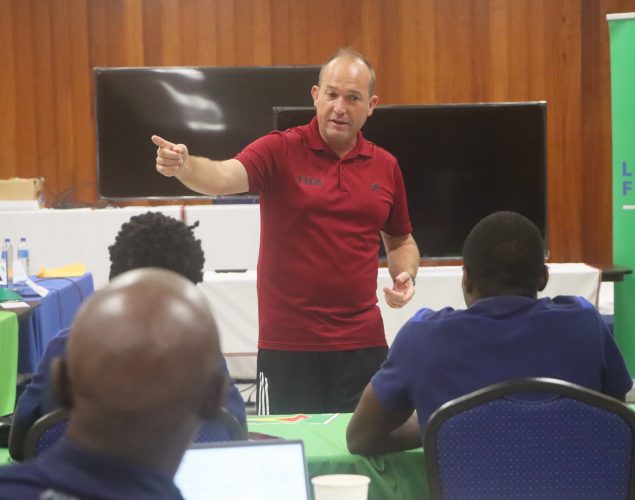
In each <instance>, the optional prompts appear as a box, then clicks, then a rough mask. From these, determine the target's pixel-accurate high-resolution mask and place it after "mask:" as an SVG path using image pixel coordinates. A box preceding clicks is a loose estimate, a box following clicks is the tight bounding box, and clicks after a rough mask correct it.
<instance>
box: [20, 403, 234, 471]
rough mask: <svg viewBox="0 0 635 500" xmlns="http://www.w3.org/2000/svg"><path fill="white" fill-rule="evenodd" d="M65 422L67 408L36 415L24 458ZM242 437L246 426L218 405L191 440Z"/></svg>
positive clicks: (57, 433) (63, 428) (41, 449)
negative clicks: (211, 417) (36, 418)
mask: <svg viewBox="0 0 635 500" xmlns="http://www.w3.org/2000/svg"><path fill="white" fill-rule="evenodd" d="M68 422H69V412H68V410H65V409H62V408H58V409H56V410H53V411H52V412H50V413H47V414H46V415H44V416H42V417H40V418H39V419H38V420H37V421H36V422H35V423H34V424H33V426H32V427H31V428H30V429H29V431H28V433H27V435H26V439H25V441H24V452H23V457H24V459H25V460H26V459H27V458H32V457H36V456H38V455H40V454H41V453H43V452H44V451H46V450H47V449H49V448H50V447H51V446H53V445H54V444H55V442H56V441H57V440H58V439H59V438H61V437H62V435H63V434H64V432H66V427H68ZM244 439H247V429H246V428H245V427H244V426H242V425H240V423H239V422H238V420H237V419H236V417H234V416H233V415H232V414H231V413H229V412H228V411H227V410H226V409H225V408H221V410H220V411H219V412H218V414H217V415H216V416H215V417H214V419H213V420H208V421H206V422H205V423H204V424H203V425H202V426H201V430H200V431H199V434H198V436H197V438H196V440H195V442H196V443H213V442H220V441H239V440H244Z"/></svg>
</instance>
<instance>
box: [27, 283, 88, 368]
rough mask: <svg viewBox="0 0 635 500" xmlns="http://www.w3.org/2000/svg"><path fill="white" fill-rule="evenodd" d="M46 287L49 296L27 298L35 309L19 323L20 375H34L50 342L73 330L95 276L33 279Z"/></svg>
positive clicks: (31, 294)
mask: <svg viewBox="0 0 635 500" xmlns="http://www.w3.org/2000/svg"><path fill="white" fill-rule="evenodd" d="M33 280H34V281H35V282H36V283H37V284H38V285H41V286H43V287H44V288H46V289H47V290H48V291H49V293H48V295H47V296H46V297H39V296H37V295H36V294H35V293H34V292H33V293H30V294H28V295H25V296H24V299H25V300H26V301H27V302H29V303H32V304H33V305H34V306H35V308H34V309H33V314H31V315H26V316H24V317H23V318H21V319H20V321H19V332H20V335H19V346H18V367H17V371H18V373H33V372H35V370H36V368H37V366H38V364H39V362H40V359H41V358H42V355H43V354H44V350H45V349H46V345H47V344H48V342H49V340H51V338H52V337H53V336H54V335H55V334H56V333H57V332H59V331H60V330H61V329H63V328H68V327H70V325H71V323H72V322H73V319H74V318H75V314H76V313H77V310H78V309H79V306H80V305H81V303H82V302H83V301H84V300H85V299H86V298H87V297H89V296H90V295H91V294H92V293H93V291H94V288H93V278H92V274H90V273H86V274H84V275H83V276H79V277H74V278H33Z"/></svg>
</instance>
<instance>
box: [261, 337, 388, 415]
mask: <svg viewBox="0 0 635 500" xmlns="http://www.w3.org/2000/svg"><path fill="white" fill-rule="evenodd" d="M387 352H388V349H387V348H386V347H371V348H368V349H355V350H350V351H327V352H304V351H303V352H297V351H277V350H271V349H260V350H259V351H258V363H257V372H258V375H257V376H258V391H257V398H256V408H257V412H258V414H259V415H271V414H278V415H279V414H289V413H348V412H352V411H353V410H354V409H355V407H356V406H357V402H358V401H359V398H360V396H361V394H362V391H363V390H364V388H365V387H366V385H367V384H368V382H369V381H370V379H371V377H372V376H373V375H374V374H375V372H377V370H378V369H379V367H380V366H381V364H382V363H383V362H384V360H385V359H386V354H387Z"/></svg>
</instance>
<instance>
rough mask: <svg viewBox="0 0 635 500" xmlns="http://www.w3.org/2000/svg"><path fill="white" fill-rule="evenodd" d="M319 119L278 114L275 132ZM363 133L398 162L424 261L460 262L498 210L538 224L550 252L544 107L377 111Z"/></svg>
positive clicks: (301, 113)
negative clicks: (483, 222) (468, 241)
mask: <svg viewBox="0 0 635 500" xmlns="http://www.w3.org/2000/svg"><path fill="white" fill-rule="evenodd" d="M314 114H315V110H314V109H313V108H310V107H303V108H276V109H275V110H274V127H275V128H276V129H278V130H285V129H287V128H290V127H294V126H296V125H300V124H304V123H307V122H308V121H309V120H310V119H311V117H312V116H313V115H314ZM362 132H363V134H364V136H365V137H366V138H367V139H369V140H370V141H372V142H374V143H375V144H377V145H379V146H381V147H383V148H385V149H387V150H388V151H390V152H391V153H392V154H393V155H395V156H396V157H397V160H398V161H399V165H400V167H401V170H402V173H403V177H404V182H405V185H406V193H407V196H408V209H409V212H410V220H411V222H412V225H413V236H414V238H415V240H416V241H417V244H418V245H419V249H420V251H421V257H422V258H435V259H436V258H451V259H455V258H460V257H461V253H462V246H463V241H464V240H465V237H466V236H467V234H468V233H469V231H470V230H471V229H472V227H473V226H474V225H475V224H476V223H477V222H478V221H479V220H480V219H481V218H483V217H485V216H486V215H488V214H490V213H492V212H496V211H499V210H512V211H515V212H518V213H521V214H522V215H524V216H526V217H528V218H529V219H530V220H531V221H533V222H534V223H535V224H536V225H537V226H538V228H539V229H540V231H541V233H542V235H543V238H545V252H546V251H547V245H546V235H547V177H546V175H547V168H546V103H545V102H520V103H484V104H449V105H425V106H423V105H421V106H380V107H377V108H376V109H375V111H374V113H373V115H372V116H371V117H369V118H368V121H367V122H366V124H365V125H364V128H363V130H362ZM382 254H383V250H381V251H380V255H382Z"/></svg>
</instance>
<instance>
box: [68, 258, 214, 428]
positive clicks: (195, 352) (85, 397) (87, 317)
mask: <svg viewBox="0 0 635 500" xmlns="http://www.w3.org/2000/svg"><path fill="white" fill-rule="evenodd" d="M219 363H220V347H219V340H218V334H217V331H216V326H215V323H214V318H213V316H212V313H211V311H210V309H209V306H208V303H207V301H206V299H205V297H204V296H203V294H202V293H201V292H200V291H199V290H198V289H197V288H196V287H195V286H194V285H193V284H192V283H191V282H190V281H188V280H187V279H185V278H183V277H182V276H180V275H178V274H176V273H174V272H171V271H167V270H160V269H151V268H145V269H139V270H135V271H130V272H127V273H124V274H122V275H121V276H119V277H117V278H115V279H114V280H112V281H111V282H110V283H109V284H108V285H107V286H106V287H105V288H104V289H103V290H101V291H99V292H97V293H95V295H94V296H93V297H92V298H91V299H90V300H88V301H87V302H86V303H85V304H84V306H83V307H82V308H81V310H80V312H79V314H78V316H77V318H76V320H75V322H74V324H73V327H72V330H71V333H70V336H69V340H68V354H67V373H68V380H69V385H70V390H69V392H70V398H71V400H72V403H71V405H72V407H73V418H75V413H76V412H77V413H78V415H82V418H88V419H91V418H92V417H93V416H94V417H95V418H97V419H99V418H103V417H116V418H118V419H125V418H131V419H136V418H138V417H139V418H142V419H143V418H145V417H147V416H148V415H151V414H152V413H153V412H160V415H163V416H167V418H168V419H169V418H172V419H173V420H174V421H178V420H179V419H180V418H185V417H188V416H191V414H195V413H196V412H197V411H198V410H199V406H200V405H201V404H202V402H203V401H204V400H205V398H206V394H205V393H206V390H207V389H208V387H207V383H206V381H212V380H214V378H215V376H216V375H217V374H218V370H219V366H220V365H219ZM203 418H205V415H203Z"/></svg>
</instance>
